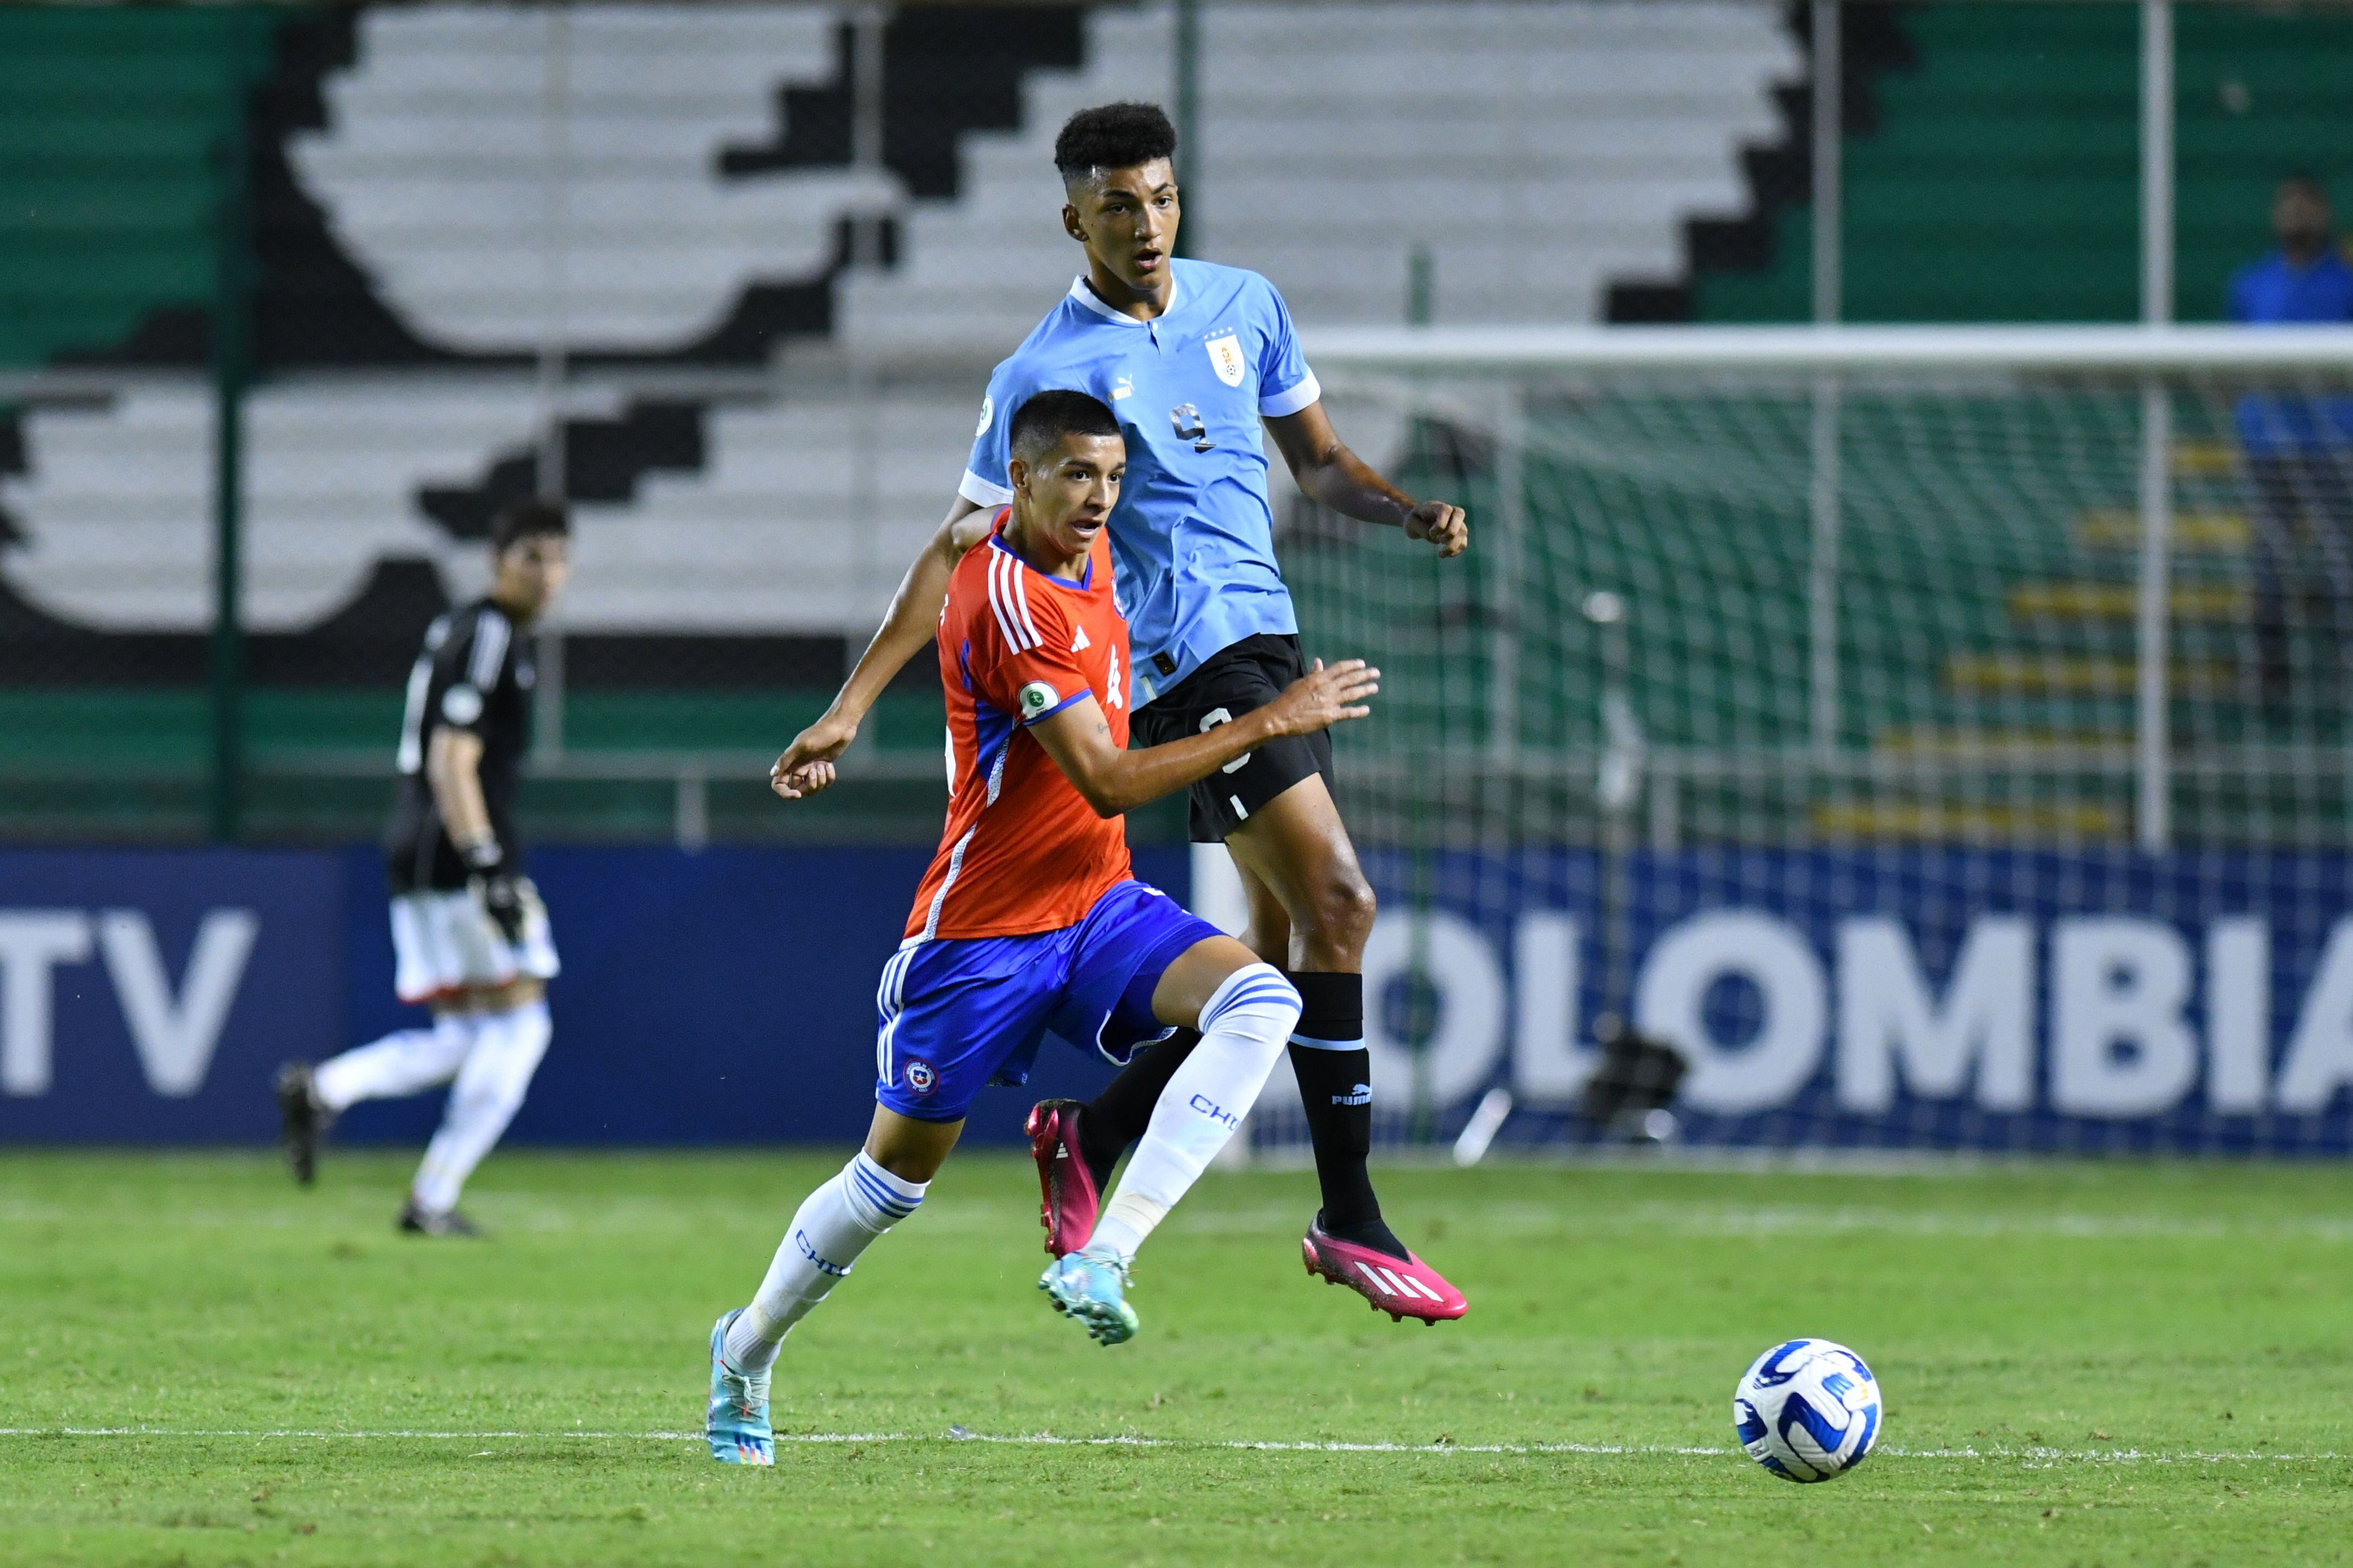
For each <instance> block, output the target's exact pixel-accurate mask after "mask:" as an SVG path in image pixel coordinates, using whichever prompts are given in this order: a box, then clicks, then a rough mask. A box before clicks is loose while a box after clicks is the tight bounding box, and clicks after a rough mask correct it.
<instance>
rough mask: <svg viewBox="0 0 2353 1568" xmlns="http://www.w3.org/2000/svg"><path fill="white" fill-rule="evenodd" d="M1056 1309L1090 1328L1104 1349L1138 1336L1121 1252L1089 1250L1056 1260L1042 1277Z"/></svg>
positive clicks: (1042, 1286) (1040, 1281) (1040, 1286)
mask: <svg viewBox="0 0 2353 1568" xmlns="http://www.w3.org/2000/svg"><path fill="white" fill-rule="evenodd" d="M1038 1289H1040V1290H1043V1291H1044V1292H1046V1298H1047V1300H1050V1301H1051V1302H1053V1303H1054V1310H1056V1311H1058V1312H1065V1313H1068V1314H1069V1315H1070V1316H1071V1317H1073V1318H1076V1319H1077V1320H1078V1321H1080V1322H1082V1323H1084V1324H1085V1325H1086V1329H1087V1333H1088V1334H1089V1335H1090V1336H1091V1337H1092V1338H1094V1339H1098V1340H1101V1341H1102V1342H1103V1348H1104V1349H1106V1350H1108V1349H1109V1348H1111V1347H1112V1346H1113V1345H1115V1344H1119V1343H1121V1342H1123V1341H1126V1340H1132V1339H1134V1337H1135V1331H1136V1329H1137V1327H1138V1326H1139V1325H1138V1324H1137V1322H1136V1318H1135V1309H1134V1308H1133V1307H1131V1306H1129V1305H1128V1304H1127V1299H1126V1295H1125V1291H1126V1289H1127V1265H1126V1264H1125V1263H1124V1262H1122V1261H1121V1260H1120V1258H1119V1255H1118V1254H1117V1253H1114V1252H1112V1251H1110V1250H1108V1249H1106V1250H1104V1251H1102V1252H1097V1251H1096V1250H1095V1249H1094V1248H1092V1247H1089V1248H1087V1249H1086V1250H1085V1251H1083V1252H1073V1253H1070V1254H1068V1255H1067V1256H1064V1257H1061V1258H1056V1259H1054V1261H1053V1263H1052V1264H1051V1265H1050V1266H1049V1267H1048V1268H1047V1270H1046V1272H1045V1273H1043V1274H1041V1275H1039V1277H1038Z"/></svg>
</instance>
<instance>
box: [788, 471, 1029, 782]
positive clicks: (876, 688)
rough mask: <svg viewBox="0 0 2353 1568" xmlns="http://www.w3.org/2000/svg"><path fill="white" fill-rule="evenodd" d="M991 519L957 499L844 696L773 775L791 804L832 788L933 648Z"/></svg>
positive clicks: (910, 571)
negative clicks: (877, 717) (955, 587)
mask: <svg viewBox="0 0 2353 1568" xmlns="http://www.w3.org/2000/svg"><path fill="white" fill-rule="evenodd" d="M989 519H990V514H989V513H988V512H987V511H985V510H983V509H981V508H980V507H977V506H975V505H974V504H973V503H972V502H970V501H968V500H965V499H964V498H963V497H962V496H958V497H957V498H956V502H955V505H954V506H952V507H950V508H949V509H948V515H947V518H946V520H945V521H943V522H942V523H941V524H940V526H939V531H937V532H935V533H934V534H933V535H932V537H931V542H929V543H927V544H925V545H924V546H923V553H922V554H921V555H918V556H916V557H915V561H914V564H913V565H911V566H909V567H908V568H907V574H906V575H905V576H904V577H902V578H901V579H900V580H899V592H898V594H897V595H895V596H894V597H893V598H892V600H891V608H890V611H889V613H888V614H886V615H885V616H883V617H882V627H881V630H880V631H878V632H876V633H875V634H874V640H873V641H872V642H870V643H868V644H867V645H866V651H865V652H864V653H863V654H860V656H859V659H858V668H855V669H853V670H851V671H850V672H849V679H848V680H846V681H844V682H842V686H841V690H840V691H839V693H837V694H836V695H835V697H834V700H833V701H832V702H831V703H830V704H828V707H827V708H826V710H825V711H824V713H822V714H820V715H819V716H818V721H817V722H816V723H814V724H811V725H810V726H809V727H808V728H807V729H806V730H803V731H801V732H800V733H799V734H797V735H796V736H794V737H793V743H792V744H791V745H789V746H786V748H785V752H784V755H782V756H780V757H778V758H777V759H776V765H775V766H774V767H771V768H770V769H769V770H768V787H769V788H771V789H773V790H775V791H776V793H777V794H778V795H783V796H784V797H785V798H786V800H801V799H804V798H806V797H807V796H809V795H815V794H817V792H818V791H819V790H821V789H823V788H825V786H826V785H828V784H831V783H832V782H833V764H834V763H835V761H836V760H837V759H839V757H840V755H841V753H842V752H845V751H847V750H849V742H852V741H854V740H856V739H857V738H858V726H859V724H860V721H863V720H864V719H865V717H866V714H867V710H869V709H871V708H872V707H873V706H874V700H875V699H876V698H878V697H880V696H881V695H882V689H883V688H884V687H886V686H888V685H890V684H891V678H892V676H894V675H896V674H898V673H899V671H900V670H901V669H902V668H905V667H906V663H907V661H908V660H909V659H911V658H914V657H915V656H916V655H917V654H918V653H921V652H922V651H923V649H925V648H927V647H931V645H932V638H933V637H934V634H935V633H937V631H938V630H939V624H940V604H941V602H942V601H943V600H944V599H945V598H946V597H947V594H948V578H949V576H950V575H951V574H954V572H955V564H956V563H957V562H959V561H961V560H963V559H964V557H965V552H966V551H968V550H970V549H971V548H972V547H973V546H974V545H976V544H977V543H979V542H981V540H982V539H983V538H985V537H986V536H987V532H988V530H989Z"/></svg>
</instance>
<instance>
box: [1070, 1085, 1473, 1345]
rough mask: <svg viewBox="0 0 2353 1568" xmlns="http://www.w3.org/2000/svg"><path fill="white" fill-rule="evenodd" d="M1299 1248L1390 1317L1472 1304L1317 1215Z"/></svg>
mask: <svg viewBox="0 0 2353 1568" xmlns="http://www.w3.org/2000/svg"><path fill="white" fill-rule="evenodd" d="M1040 1109H1042V1107H1041V1108H1040ZM1299 1250H1300V1252H1301V1253H1302V1254H1303V1256H1304V1258H1306V1261H1307V1272H1308V1273H1310V1274H1321V1275H1322V1276H1324V1283H1325V1284H1326V1285H1345V1286H1346V1287H1348V1289H1351V1290H1354V1291H1355V1292H1356V1294H1358V1295H1359V1296H1362V1297H1363V1298H1364V1299H1365V1300H1367V1301H1370V1302H1371V1303H1372V1304H1373V1310H1375V1311H1376V1312H1387V1313H1388V1315H1389V1318H1390V1320H1391V1321H1394V1322H1403V1321H1405V1320H1406V1319H1408V1318H1419V1319H1420V1320H1421V1321H1423V1322H1425V1323H1431V1324H1435V1323H1437V1322H1439V1321H1441V1320H1444V1319H1449V1318H1459V1317H1461V1315H1462V1314H1463V1313H1465V1312H1467V1311H1469V1310H1471V1303H1470V1302H1468V1301H1466V1300H1463V1299H1462V1292H1461V1291H1460V1290H1457V1289H1455V1288H1454V1287H1453V1286H1451V1285H1449V1284H1448V1283H1447V1282H1446V1279H1445V1276H1443V1275H1441V1274H1440V1273H1439V1272H1438V1270H1437V1269H1435V1268H1431V1267H1430V1265H1429V1264H1427V1263H1424V1262H1423V1261H1422V1260H1421V1259H1420V1258H1416V1257H1415V1256H1414V1255H1413V1254H1412V1253H1410V1252H1409V1253H1407V1254H1406V1255H1405V1260H1404V1261H1403V1262H1399V1261H1398V1259H1396V1258H1391V1257H1390V1256H1389V1255H1388V1253H1386V1252H1378V1251H1376V1250H1374V1249H1373V1248H1372V1247H1359V1246H1357V1245H1356V1243H1355V1242H1353V1241H1342V1240H1341V1239H1340V1238H1339V1237H1336V1236H1333V1235H1331V1234H1330V1233H1328V1232H1326V1231H1325V1230H1324V1224H1323V1216H1321V1215H1318V1216H1317V1217H1316V1222H1315V1223H1314V1224H1313V1225H1311V1226H1308V1227H1307V1235H1306V1236H1305V1237H1304V1238H1303V1239H1302V1240H1301V1241H1300V1243H1299Z"/></svg>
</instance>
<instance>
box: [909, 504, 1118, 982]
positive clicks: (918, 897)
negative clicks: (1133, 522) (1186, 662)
mask: <svg viewBox="0 0 2353 1568" xmlns="http://www.w3.org/2000/svg"><path fill="white" fill-rule="evenodd" d="M1008 515H1009V513H1007V512H999V513H998V514H997V526H996V527H995V528H994V529H992V530H991V531H989V535H988V537H987V538H986V539H984V540H982V541H981V542H979V543H978V544H976V545H974V546H973V547H972V549H971V550H970V551H968V552H965V558H964V559H963V560H962V561H960V562H958V563H956V569H955V574H953V575H952V576H950V577H949V579H948V596H947V604H946V606H945V607H944V609H943V610H942V611H941V612H940V634H939V645H940V682H941V684H942V685H943V686H944V688H945V689H946V691H947V710H948V759H947V763H948V792H949V793H948V821H947V829H946V831H945V832H944V833H943V834H941V836H940V851H939V853H938V854H937V855H935V856H934V857H933V858H932V868H931V869H930V870H929V871H928V872H926V873H924V876H923V886H922V887H920V888H918V889H916V890H915V907H914V910H913V912H912V913H910V914H909V915H908V917H907V933H906V934H907V935H908V936H910V937H914V938H919V939H922V940H923V941H930V940H931V939H933V938H934V937H983V936H1024V935H1028V934H1029V933H1030V932H1033V931H1060V929H1062V928H1063V927H1065V926H1074V925H1076V924H1078V923H1079V922H1080V921H1082V920H1084V919H1085V918H1086V914H1087V911H1088V910H1090V909H1092V908H1093V907H1094V902H1095V900H1097V899H1099V898H1101V897H1102V896H1103V890H1104V889H1107V888H1110V887H1113V886H1114V885H1115V884H1117V883H1120V882H1123V881H1125V880H1126V879H1128V877H1129V875H1130V874H1131V873H1130V871H1129V869H1128V859H1127V829H1126V823H1125V820H1124V818H1121V817H1117V816H1113V817H1110V818H1104V817H1100V816H1096V815H1095V813H1094V808H1093V807H1092V806H1091V805H1088V804H1087V803H1086V800H1085V798H1084V797H1083V796H1082V795H1080V794H1079V792H1078V789H1077V788H1076V786H1074V785H1073V784H1071V781H1070V780H1069V779H1068V778H1066V777H1064V776H1063V773H1062V770H1061V769H1060V768H1059V767H1057V766H1055V764H1054V759H1053V758H1051V757H1050V756H1048V755H1047V754H1046V751H1045V748H1044V747H1042V746H1040V745H1039V744H1038V741H1037V737H1035V736H1034V735H1031V734H1029V733H1028V731H1029V726H1030V725H1033V724H1037V723H1039V722H1041V721H1044V720H1047V719H1050V718H1051V717H1053V716H1054V715H1055V714H1057V713H1060V711H1061V710H1063V709H1065V708H1068V707H1069V706H1070V705H1071V703H1073V702H1076V701H1077V700H1079V699H1081V698H1082V697H1092V698H1093V699H1094V700H1095V701H1096V703H1097V704H1098V705H1100V706H1101V707H1102V709H1103V719H1104V721H1106V722H1108V723H1109V724H1110V726H1111V743H1112V744H1113V745H1114V746H1118V747H1120V748H1122V749H1124V748H1125V747H1126V745H1127V715H1128V705H1129V701H1130V694H1129V691H1128V675H1129V671H1128V654H1127V623H1126V622H1125V621H1124V620H1123V619H1121V618H1120V614H1119V607H1118V606H1117V605H1114V604H1113V602H1112V592H1111V576H1112V565H1111V545H1110V534H1109V531H1104V532H1103V533H1100V534H1097V535H1096V536H1095V542H1094V548H1093V549H1092V550H1091V551H1090V552H1088V555H1087V567H1086V576H1085V578H1084V579H1083V580H1082V581H1080V582H1076V583H1071V582H1065V581H1063V580H1062V579H1061V578H1059V577H1049V576H1047V575H1046V574H1044V573H1042V572H1039V571H1038V570H1037V569H1036V568H1034V567H1032V566H1030V565H1029V563H1026V562H1024V561H1023V560H1022V559H1021V558H1020V557H1019V556H1018V555H1016V554H1015V553H1014V552H1013V550H1012V547H1011V546H1010V545H1008V544H1007V543H1006V542H1005V540H1004V538H1003V537H1002V535H1003V532H1004V529H1005V523H1006V519H1007V517H1008Z"/></svg>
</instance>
